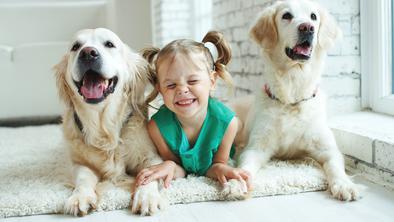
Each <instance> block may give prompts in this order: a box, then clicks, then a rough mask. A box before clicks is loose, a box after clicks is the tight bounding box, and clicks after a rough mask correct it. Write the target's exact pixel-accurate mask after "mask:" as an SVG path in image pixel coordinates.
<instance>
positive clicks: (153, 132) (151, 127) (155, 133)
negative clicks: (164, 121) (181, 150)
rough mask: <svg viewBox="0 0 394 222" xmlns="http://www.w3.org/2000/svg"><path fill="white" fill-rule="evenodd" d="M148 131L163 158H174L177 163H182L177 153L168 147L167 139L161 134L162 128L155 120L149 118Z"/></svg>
mask: <svg viewBox="0 0 394 222" xmlns="http://www.w3.org/2000/svg"><path fill="white" fill-rule="evenodd" d="M147 128H148V133H149V136H150V138H151V139H152V141H153V143H154V144H155V146H156V149H157V151H158V152H159V155H160V156H161V158H162V159H163V160H172V161H174V162H175V163H177V164H180V160H179V158H178V157H177V156H175V154H174V153H173V152H172V151H171V150H170V148H168V146H167V143H166V141H164V139H163V137H162V136H161V133H160V130H159V128H158V127H157V125H156V122H155V121H154V120H152V119H151V120H149V122H148V125H147Z"/></svg>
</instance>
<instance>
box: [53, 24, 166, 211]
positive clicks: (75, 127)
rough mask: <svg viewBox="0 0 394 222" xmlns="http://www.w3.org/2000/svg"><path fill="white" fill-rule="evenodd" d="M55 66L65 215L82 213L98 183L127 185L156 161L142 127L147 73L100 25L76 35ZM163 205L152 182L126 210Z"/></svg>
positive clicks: (143, 63) (137, 58) (144, 65)
mask: <svg viewBox="0 0 394 222" xmlns="http://www.w3.org/2000/svg"><path fill="white" fill-rule="evenodd" d="M55 69H56V78H57V87H58V91H59V95H60V98H61V99H62V100H63V102H64V103H65V106H66V109H65V113H64V115H63V132H64V136H65V139H66V141H67V143H68V147H69V150H70V155H71V160H72V163H73V176H74V178H73V182H74V186H75V188H74V190H73V193H72V195H71V196H70V197H69V198H68V200H67V201H66V203H65V213H69V214H72V215H85V214H87V213H88V211H89V210H90V209H91V208H94V207H95V206H96V204H97V201H98V194H97V185H98V183H100V182H102V181H111V182H112V183H114V184H118V185H119V184H122V183H123V184H124V183H126V184H127V183H128V184H130V188H131V184H132V182H133V180H132V178H131V177H129V176H128V175H135V174H136V173H138V172H139V171H140V170H141V169H143V168H146V167H149V166H151V165H153V164H158V163H160V162H162V160H161V158H160V157H159V156H158V154H157V153H156V149H155V147H154V145H153V143H152V142H151V140H150V138H149V136H148V134H147V130H146V126H145V121H146V118H145V117H146V111H145V110H146V107H145V101H144V90H145V86H146V84H147V83H148V78H149V75H150V72H149V69H148V64H147V63H146V61H145V60H144V59H143V58H142V57H141V56H140V55H138V54H136V53H134V52H132V51H131V50H130V49H129V48H128V47H127V46H126V45H125V44H124V43H123V42H122V41H121V40H120V39H119V38H118V37H117V36H116V35H115V34H114V33H113V32H111V31H109V30H107V29H103V28H98V29H86V30H81V31H79V32H78V33H76V34H75V36H74V38H73V40H72V44H71V46H70V51H69V52H68V53H67V54H66V55H65V56H64V58H63V60H62V61H61V62H60V63H59V64H58V65H57V66H56V67H55ZM166 203H167V202H166V200H165V199H163V198H162V196H161V194H160V192H159V187H158V182H157V181H154V182H153V183H149V184H148V185H145V186H141V187H139V188H137V190H135V192H134V195H133V199H132V203H131V210H132V212H133V213H141V214H142V215H148V214H152V213H154V212H155V211H157V210H158V209H160V208H163V207H164V206H165V205H166Z"/></svg>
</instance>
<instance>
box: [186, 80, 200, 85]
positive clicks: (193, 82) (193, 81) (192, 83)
mask: <svg viewBox="0 0 394 222" xmlns="http://www.w3.org/2000/svg"><path fill="white" fill-rule="evenodd" d="M198 81H199V80H198V79H192V80H189V81H187V83H189V84H190V85H194V84H197V83H198Z"/></svg>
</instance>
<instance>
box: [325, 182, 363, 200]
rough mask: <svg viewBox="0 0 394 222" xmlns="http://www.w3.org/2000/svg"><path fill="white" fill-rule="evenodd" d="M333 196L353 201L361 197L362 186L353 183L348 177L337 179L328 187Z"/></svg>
mask: <svg viewBox="0 0 394 222" xmlns="http://www.w3.org/2000/svg"><path fill="white" fill-rule="evenodd" d="M329 189H330V192H331V194H332V196H333V197H335V198H336V199H338V200H342V201H353V200H358V199H360V198H361V191H362V190H363V189H364V187H363V186H361V185H358V184H355V183H353V182H352V181H351V180H350V179H348V178H346V179H338V180H335V181H333V182H332V184H331V185H330V187H329Z"/></svg>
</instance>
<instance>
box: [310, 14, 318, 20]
mask: <svg viewBox="0 0 394 222" xmlns="http://www.w3.org/2000/svg"><path fill="white" fill-rule="evenodd" d="M311 19H312V20H314V21H315V20H316V19H317V16H316V14H315V13H312V14H311Z"/></svg>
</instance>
